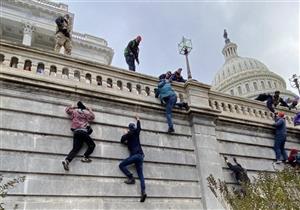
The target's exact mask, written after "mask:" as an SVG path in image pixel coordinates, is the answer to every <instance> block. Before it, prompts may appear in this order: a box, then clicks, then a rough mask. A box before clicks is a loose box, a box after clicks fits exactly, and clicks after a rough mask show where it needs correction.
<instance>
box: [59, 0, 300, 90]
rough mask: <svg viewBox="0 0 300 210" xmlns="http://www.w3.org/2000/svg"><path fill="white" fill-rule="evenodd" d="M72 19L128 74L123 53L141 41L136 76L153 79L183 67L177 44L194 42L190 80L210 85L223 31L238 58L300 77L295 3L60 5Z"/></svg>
mask: <svg viewBox="0 0 300 210" xmlns="http://www.w3.org/2000/svg"><path fill="white" fill-rule="evenodd" d="M60 2H64V3H66V4H68V5H69V11H70V12H72V13H74V14H75V21H74V30H75V31H78V32H80V33H87V34H91V35H94V36H98V37H101V38H104V39H105V40H107V41H108V44H109V46H110V47H112V48H113V49H114V52H115V55H114V58H113V62H112V65H113V66H117V67H120V68H125V69H127V64H126V62H125V59H124V56H123V51H124V48H125V46H126V45H127V44H128V42H129V41H130V40H131V39H133V38H135V37H136V36H137V35H141V36H142V38H143V40H142V42H141V44H140V65H139V66H137V71H138V72H141V73H145V74H149V75H153V76H157V75H160V74H161V73H164V72H166V71H167V70H172V71H173V70H175V69H177V68H178V67H183V69H184V73H183V75H184V77H186V64H185V59H184V57H183V56H182V55H179V53H178V49H177V44H178V43H179V42H180V41H181V39H182V36H185V37H187V38H190V39H192V43H193V50H192V52H191V54H190V57H189V59H190V66H191V71H192V75H193V78H195V79H197V80H198V81H201V82H203V83H206V84H211V82H212V80H213V78H214V75H215V74H216V72H217V71H218V70H219V69H220V68H221V66H222V65H223V63H224V58H223V55H222V53H221V51H222V49H223V47H224V39H223V30H224V29H225V28H226V29H227V31H228V36H229V38H230V40H231V42H234V43H236V44H237V45H238V54H239V55H240V56H242V57H251V58H256V59H258V60H260V61H261V62H263V63H264V64H266V65H267V66H268V67H269V69H270V70H271V71H273V72H275V73H277V74H279V75H281V76H282V77H283V78H284V79H285V81H286V83H287V86H288V89H290V90H292V88H290V84H289V82H288V78H290V77H291V75H293V74H297V75H300V68H299V60H300V57H299V39H300V37H299V36H300V32H299V31H300V29H299V28H300V26H299V23H300V20H299V11H300V4H299V1H247V2H246V1H234V2H233V1H222V2H217V1H113V0H111V1H101V0H93V1H88V0H87V1H78V0H68V1H67V0H66V1H60ZM293 92H295V93H296V91H295V90H294V91H293Z"/></svg>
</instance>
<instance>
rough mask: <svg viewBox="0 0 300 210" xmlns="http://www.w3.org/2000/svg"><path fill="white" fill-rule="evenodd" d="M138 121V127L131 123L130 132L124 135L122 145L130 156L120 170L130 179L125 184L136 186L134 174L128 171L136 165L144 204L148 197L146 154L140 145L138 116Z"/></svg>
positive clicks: (138, 121)
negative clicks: (144, 165) (145, 175)
mask: <svg viewBox="0 0 300 210" xmlns="http://www.w3.org/2000/svg"><path fill="white" fill-rule="evenodd" d="M136 120H137V123H136V126H135V124H134V123H130V124H129V125H128V128H129V131H126V134H124V135H123V136H122V138H121V143H122V144H125V145H127V147H128V149H129V152H130V156H129V157H128V158H126V159H125V160H123V161H122V162H121V163H120V165H119V168H120V170H121V171H122V172H123V173H124V174H125V175H126V176H127V178H128V179H127V180H126V181H124V182H125V183H126V184H135V179H134V177H133V175H132V173H130V171H129V170H128V169H127V166H128V165H131V164H135V168H136V171H137V174H138V177H139V179H140V182H141V200H140V202H144V201H145V200H146V197H147V194H146V187H145V179H144V174H143V163H144V152H143V150H142V146H141V143H140V132H141V123H140V119H139V117H138V116H136Z"/></svg>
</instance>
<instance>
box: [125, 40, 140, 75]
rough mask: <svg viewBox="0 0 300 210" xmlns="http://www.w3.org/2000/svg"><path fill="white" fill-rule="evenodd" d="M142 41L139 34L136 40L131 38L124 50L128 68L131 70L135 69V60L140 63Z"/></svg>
mask: <svg viewBox="0 0 300 210" xmlns="http://www.w3.org/2000/svg"><path fill="white" fill-rule="evenodd" d="M141 41H142V37H141V36H137V37H136V38H135V39H134V40H131V41H130V42H129V43H128V45H127V47H126V48H125V50H124V56H125V60H126V63H127V64H128V68H129V70H131V71H135V61H136V62H137V64H140V61H139V44H140V42H141Z"/></svg>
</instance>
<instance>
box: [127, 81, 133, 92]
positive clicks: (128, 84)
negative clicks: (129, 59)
mask: <svg viewBox="0 0 300 210" xmlns="http://www.w3.org/2000/svg"><path fill="white" fill-rule="evenodd" d="M126 87H127V90H128V92H131V91H132V85H131V83H129V82H128V83H127V85H126Z"/></svg>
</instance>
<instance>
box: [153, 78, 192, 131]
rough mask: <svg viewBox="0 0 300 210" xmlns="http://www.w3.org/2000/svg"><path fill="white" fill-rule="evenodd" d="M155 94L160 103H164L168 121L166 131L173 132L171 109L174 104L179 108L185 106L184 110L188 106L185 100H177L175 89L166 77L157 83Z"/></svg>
mask: <svg viewBox="0 0 300 210" xmlns="http://www.w3.org/2000/svg"><path fill="white" fill-rule="evenodd" d="M156 95H157V96H158V97H159V98H160V100H161V102H162V104H166V118H167V122H168V126H169V129H168V133H173V132H175V130H174V125H173V119H172V109H173V107H174V106H175V105H177V106H178V107H179V108H183V107H184V108H185V109H186V110H188V109H189V106H188V104H187V103H185V102H179V103H176V102H177V95H176V93H175V91H174V90H173V89H172V85H171V82H170V81H169V80H167V79H162V80H160V82H159V83H158V89H157V92H156Z"/></svg>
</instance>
